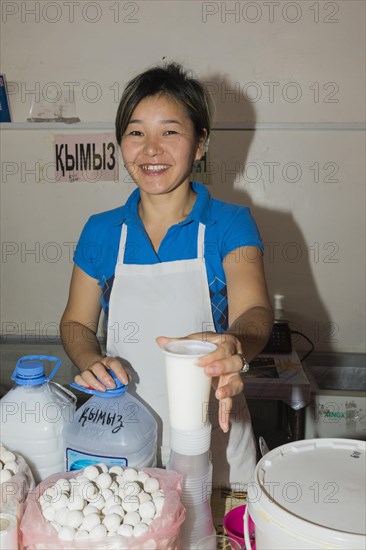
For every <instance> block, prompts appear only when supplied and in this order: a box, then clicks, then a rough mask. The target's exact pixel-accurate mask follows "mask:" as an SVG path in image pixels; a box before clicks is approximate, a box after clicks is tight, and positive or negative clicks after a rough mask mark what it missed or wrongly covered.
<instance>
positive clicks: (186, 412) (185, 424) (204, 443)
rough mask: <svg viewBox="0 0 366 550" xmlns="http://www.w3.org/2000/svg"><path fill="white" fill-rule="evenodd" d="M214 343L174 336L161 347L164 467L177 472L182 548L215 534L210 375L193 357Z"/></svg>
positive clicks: (210, 347)
mask: <svg viewBox="0 0 366 550" xmlns="http://www.w3.org/2000/svg"><path fill="white" fill-rule="evenodd" d="M216 347H217V346H216V345H215V344H211V343H209V342H201V341H198V340H178V341H176V342H169V343H168V344H166V345H165V346H164V354H165V365H166V378H167V388H168V399H169V414H170V447H171V453H170V459H169V463H168V465H167V468H168V469H170V470H175V471H177V472H179V473H181V474H182V475H183V486H182V494H181V501H182V504H183V505H184V507H185V509H186V518H185V521H184V523H183V525H182V529H181V542H182V548H192V547H194V545H195V543H196V542H197V541H199V540H200V539H201V538H203V537H205V536H209V535H212V534H213V533H215V529H214V526H213V522H212V513H211V504H210V499H211V493H212V464H211V460H210V444H211V424H210V423H209V422H208V407H209V397H210V389H211V378H210V377H208V376H206V374H205V373H204V370H203V368H201V367H198V366H197V365H196V364H195V361H196V360H197V358H198V357H201V356H202V355H206V354H208V353H211V352H212V351H215V349H216Z"/></svg>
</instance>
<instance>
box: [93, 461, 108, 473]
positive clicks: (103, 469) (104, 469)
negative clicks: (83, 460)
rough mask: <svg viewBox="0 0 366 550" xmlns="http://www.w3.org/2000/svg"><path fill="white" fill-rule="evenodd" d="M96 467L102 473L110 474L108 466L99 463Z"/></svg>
mask: <svg viewBox="0 0 366 550" xmlns="http://www.w3.org/2000/svg"><path fill="white" fill-rule="evenodd" d="M95 466H96V468H98V470H99V472H100V473H103V472H108V466H107V464H105V463H104V462H99V463H98V464H96V465H95Z"/></svg>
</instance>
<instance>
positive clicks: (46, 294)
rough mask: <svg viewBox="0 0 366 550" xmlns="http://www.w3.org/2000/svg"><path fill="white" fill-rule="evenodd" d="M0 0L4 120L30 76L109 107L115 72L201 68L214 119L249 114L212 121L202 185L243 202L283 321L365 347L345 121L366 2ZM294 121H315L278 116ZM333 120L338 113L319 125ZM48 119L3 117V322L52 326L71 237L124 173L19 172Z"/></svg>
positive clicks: (355, 195)
mask: <svg viewBox="0 0 366 550" xmlns="http://www.w3.org/2000/svg"><path fill="white" fill-rule="evenodd" d="M1 4H2V14H1V35H2V38H1V46H2V54H1V72H4V73H5V74H6V75H7V79H8V81H9V84H10V85H9V88H10V92H11V107H12V111H13V118H14V121H16V122H22V121H25V120H26V118H27V116H28V115H29V109H30V104H31V101H32V99H34V97H35V93H32V92H31V90H33V91H35V92H36V94H37V93H39V95H40V97H42V95H43V96H44V97H45V98H46V99H47V97H48V99H52V96H51V94H52V93H53V92H54V91H55V90H56V89H61V88H62V87H64V88H65V87H67V85H65V83H67V82H69V83H70V82H73V83H74V84H73V87H74V89H75V93H76V102H77V114H78V116H79V117H80V118H81V120H82V121H84V122H96V121H102V122H109V123H112V122H113V119H114V115H115V111H116V108H117V104H118V96H119V93H120V92H121V90H122V88H123V85H124V84H125V83H126V82H127V80H129V79H130V78H131V77H132V76H133V75H135V74H136V73H137V72H138V71H140V70H142V69H144V68H146V67H148V66H151V65H153V64H155V63H156V62H159V61H161V60H162V59H163V58H165V59H167V60H169V59H173V60H177V61H180V62H183V63H184V64H185V65H186V66H187V67H189V68H191V69H192V70H193V71H194V73H195V74H197V75H198V76H199V77H201V78H202V79H203V80H204V81H205V82H206V83H207V84H208V86H209V87H210V88H209V89H210V90H211V93H212V96H213V98H214V100H215V103H216V116H215V123H216V124H225V123H246V122H249V123H253V124H254V126H255V125H259V129H257V130H255V131H222V130H221V131H218V130H217V131H214V132H213V135H212V140H211V145H210V153H209V162H208V170H209V174H210V177H209V182H208V183H209V189H210V191H211V192H212V194H213V195H214V196H216V197H218V198H220V199H223V200H228V201H234V202H237V203H239V204H249V205H250V206H251V207H252V210H253V213H254V215H255V217H256V219H257V222H258V224H259V226H260V230H261V233H262V236H263V239H264V241H265V243H266V249H267V250H266V274H267V279H268V285H269V288H270V292H271V293H274V292H280V293H283V294H285V296H286V301H285V305H286V309H287V312H288V317H289V318H290V319H291V321H292V324H293V327H294V328H296V329H298V330H301V331H302V332H304V333H305V334H306V335H307V336H308V337H309V338H311V339H312V340H313V341H314V342H315V344H316V349H317V350H319V351H326V350H334V351H353V352H361V351H363V350H364V334H365V324H364V311H365V295H364V282H365V257H364V249H365V238H364V225H365V223H364V222H365V211H364V209H365V200H364V199H365V197H364V179H365V168H364V145H365V143H364V134H363V132H362V131H360V130H356V129H353V128H354V127H353V126H352V124H353V123H358V122H362V121H364V119H365V113H364V95H365V89H364V81H365V73H364V65H363V61H364V51H363V45H364V38H365V29H364V16H365V13H364V12H365V9H364V6H365V5H364V3H363V2H359V1H357V0H355V1H353V0H347V1H344V0H338V1H335V2H323V1H319V2H314V1H307V0H301V2H300V1H299V0H298V1H297V2H285V1H279V2H269V3H268V2H263V1H253V2H200V1H174V2H173V1H172V2H168V1H155V0H148V1H141V2H122V1H121V2H116V1H112V0H111V1H109V0H103V1H99V2H88V1H85V0H79V2H69V3H67V2H63V1H58V2H51V1H50V2H48V1H47V0H45V1H43V2H33V1H27V2H17V1H9V2H6V1H3V2H2V3H1ZM230 10H231V13H229V12H230ZM32 11H33V13H31V12H32ZM92 20H95V22H94V23H93V22H92ZM51 21H54V22H53V23H52V22H51ZM52 83H53V84H52ZM68 86H69V87H70V86H71V85H70V84H69V85H68ZM97 92H98V93H99V96H100V97H98V98H96V100H95V101H94V97H95V94H96V93H97ZM230 92H232V93H230ZM302 122H304V123H307V122H312V123H314V128H313V129H311V130H309V129H294V127H292V128H284V129H275V127H276V124H275V123H302ZM329 122H337V123H348V125H347V128H348V129H347V130H344V129H343V130H340V129H338V130H324V129H322V123H329ZM264 123H273V124H274V128H273V129H269V130H265V129H261V128H262V126H261V124H264ZM295 126H296V124H295ZM60 131H61V130H60ZM96 131H97V130H95V129H94V130H92V129H91V130H89V132H96ZM57 132H59V130H49V129H42V128H39V129H38V128H37V129H28V130H23V129H18V130H9V129H2V130H1V153H2V186H1V199H2V201H1V202H2V204H1V240H2V242H3V249H2V276H1V323H2V333H3V334H4V335H7V334H10V333H14V334H17V335H20V334H21V333H23V334H24V333H31V332H35V333H37V334H40V335H41V336H48V337H51V335H52V334H54V333H55V331H56V326H57V323H58V321H59V318H60V315H61V314H62V311H63V308H64V305H65V302H66V298H67V292H68V283H69V277H70V273H71V269H72V262H71V260H70V254H72V252H71V249H72V244H70V243H75V242H76V241H77V239H78V236H79V233H80V230H81V228H82V226H83V224H84V222H85V220H86V219H87V217H88V216H89V215H90V214H91V213H94V212H98V211H101V210H105V209H108V208H113V207H115V206H116V205H118V204H120V203H122V202H124V200H125V199H126V198H127V196H128V194H129V193H130V192H131V190H132V189H133V185H132V183H131V182H130V181H129V180H128V178H127V177H126V174H125V173H124V172H123V171H122V170H121V174H120V175H121V177H120V182H119V183H115V182H100V183H52V181H51V179H52V170H51V171H50V172H49V173H48V177H46V178H43V179H42V178H39V177H38V174H37V173H36V174H31V173H25V172H26V171H27V170H32V169H33V170H36V172H37V163H39V164H40V165H43V166H44V165H46V164H47V163H50V162H53V160H54V156H53V155H54V152H53V141H52V140H53V136H54V135H55V134H56V133H57ZM67 132H74V133H75V132H76V130H73V129H69V128H66V129H65V130H62V133H67ZM78 132H79V133H82V132H88V130H82V131H81V130H78ZM5 163H7V164H5ZM9 170H14V172H16V173H14V174H10V173H9ZM39 180H40V181H39ZM65 243H66V244H65ZM31 250H34V253H31V252H30V251H31ZM297 345H298V347H299V348H302V349H306V346H307V345H306V343H305V344H304V343H303V341H301V340H300V339H298V341H297Z"/></svg>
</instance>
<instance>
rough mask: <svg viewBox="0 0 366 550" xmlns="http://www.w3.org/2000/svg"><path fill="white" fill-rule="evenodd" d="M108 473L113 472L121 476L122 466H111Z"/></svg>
mask: <svg viewBox="0 0 366 550" xmlns="http://www.w3.org/2000/svg"><path fill="white" fill-rule="evenodd" d="M109 473H110V474H114V475H115V476H121V475H123V468H122V466H111V467H110V468H109Z"/></svg>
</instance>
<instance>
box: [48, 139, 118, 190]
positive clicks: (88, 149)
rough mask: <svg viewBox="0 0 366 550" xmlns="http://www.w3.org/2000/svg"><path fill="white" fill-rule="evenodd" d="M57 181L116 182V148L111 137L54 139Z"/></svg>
mask: <svg viewBox="0 0 366 550" xmlns="http://www.w3.org/2000/svg"><path fill="white" fill-rule="evenodd" d="M54 142H55V154H56V176H57V181H68V182H73V181H82V182H91V183H95V182H98V181H118V175H119V168H118V147H117V144H116V141H115V136H114V134H113V133H106V134H91V135H87V134H80V135H71V134H67V135H66V134H65V135H57V136H55V138H54Z"/></svg>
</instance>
